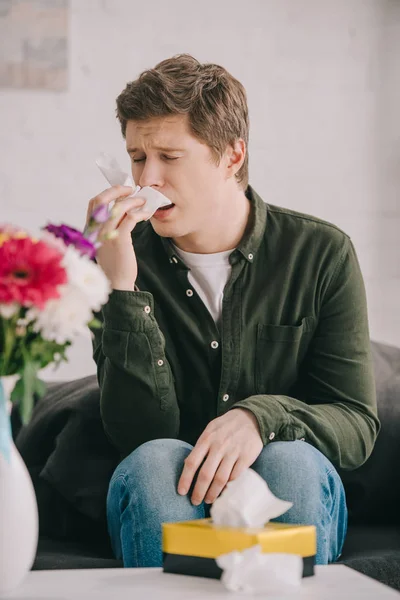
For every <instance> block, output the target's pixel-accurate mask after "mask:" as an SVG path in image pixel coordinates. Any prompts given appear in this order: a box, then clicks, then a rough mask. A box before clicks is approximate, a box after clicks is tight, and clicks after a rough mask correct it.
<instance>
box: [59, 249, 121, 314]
mask: <svg viewBox="0 0 400 600" xmlns="http://www.w3.org/2000/svg"><path fill="white" fill-rule="evenodd" d="M63 266H64V267H65V269H66V271H67V276H68V287H70V286H73V287H76V288H77V289H78V290H79V291H80V292H81V293H82V295H84V296H85V298H86V301H87V303H88V304H89V306H90V308H91V309H92V310H95V311H98V310H100V308H101V307H102V306H103V304H105V303H106V302H107V299H108V296H109V294H110V292H111V285H110V282H109V281H108V279H107V277H106V276H105V274H104V272H103V270H102V269H101V267H100V266H99V265H97V264H96V263H94V262H93V261H91V260H90V258H88V257H87V256H82V255H81V254H80V253H79V252H78V251H77V250H76V249H75V248H74V247H73V246H68V248H67V251H66V253H65V255H64V259H63Z"/></svg>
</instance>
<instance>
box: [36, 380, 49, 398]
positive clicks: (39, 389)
mask: <svg viewBox="0 0 400 600" xmlns="http://www.w3.org/2000/svg"><path fill="white" fill-rule="evenodd" d="M46 390H47V385H46V383H45V382H44V381H42V380H41V379H39V378H38V377H36V379H35V394H37V395H38V396H39V398H42V396H44V395H45V393H46Z"/></svg>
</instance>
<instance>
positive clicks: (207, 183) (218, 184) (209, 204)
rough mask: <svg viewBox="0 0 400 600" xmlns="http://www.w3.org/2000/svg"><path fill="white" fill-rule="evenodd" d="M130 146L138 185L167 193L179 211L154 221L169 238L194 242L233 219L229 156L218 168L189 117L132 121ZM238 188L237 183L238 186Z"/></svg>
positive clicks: (160, 215) (158, 230) (172, 210)
mask: <svg viewBox="0 0 400 600" xmlns="http://www.w3.org/2000/svg"><path fill="white" fill-rule="evenodd" d="M126 147H127V151H128V153H129V155H130V157H131V162H132V175H133V178H134V180H135V183H136V185H140V186H141V187H144V186H151V187H154V188H155V189H157V190H158V191H160V192H161V193H163V194H164V195H165V196H167V198H168V199H169V200H170V201H171V202H172V203H173V207H172V208H169V209H167V210H165V211H162V212H161V211H158V212H157V214H156V215H154V216H153V217H152V219H151V224H152V226H153V228H154V230H155V232H156V233H157V234H158V235H160V236H163V237H171V238H174V239H175V240H176V241H177V243H178V245H179V239H178V238H180V237H184V238H187V239H188V238H192V237H196V234H200V235H201V234H202V233H203V234H204V232H206V231H207V230H208V228H209V225H210V224H211V223H213V225H214V229H215V224H216V220H220V221H221V226H222V227H223V224H224V221H225V220H226V219H227V218H229V215H228V214H227V211H228V209H229V202H228V201H229V190H230V189H232V187H231V186H232V181H231V180H230V179H229V175H228V173H229V169H228V168H227V165H228V163H229V152H228V153H227V155H226V156H225V155H224V157H222V159H221V161H220V163H219V164H218V165H217V164H216V162H215V160H213V156H212V154H211V150H210V148H209V147H208V146H207V145H206V144H204V143H202V142H201V141H199V140H198V139H197V138H195V137H194V136H193V135H192V133H191V132H190V129H189V124H188V119H187V117H186V116H185V115H174V116H170V117H157V118H152V119H149V120H146V121H128V124H127V128H126ZM235 185H236V182H235Z"/></svg>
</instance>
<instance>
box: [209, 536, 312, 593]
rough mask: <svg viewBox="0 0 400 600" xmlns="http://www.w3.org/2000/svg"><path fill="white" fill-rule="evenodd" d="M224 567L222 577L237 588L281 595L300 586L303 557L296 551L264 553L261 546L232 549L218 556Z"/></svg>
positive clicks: (229, 584)
mask: <svg viewBox="0 0 400 600" xmlns="http://www.w3.org/2000/svg"><path fill="white" fill-rule="evenodd" d="M216 561H217V564H218V566H219V567H220V568H221V569H222V570H223V573H222V577H221V581H222V583H223V584H224V586H225V587H226V588H227V589H228V590H230V591H233V592H247V593H268V594H274V595H279V594H282V593H288V592H294V591H296V590H298V588H299V586H300V584H301V580H302V573H303V560H302V558H301V556H297V555H296V554H280V553H271V554H264V553H262V552H261V547H260V546H252V547H251V548H248V549H247V550H244V551H243V552H230V553H229V554H223V555H221V556H219V557H218V558H217V559H216Z"/></svg>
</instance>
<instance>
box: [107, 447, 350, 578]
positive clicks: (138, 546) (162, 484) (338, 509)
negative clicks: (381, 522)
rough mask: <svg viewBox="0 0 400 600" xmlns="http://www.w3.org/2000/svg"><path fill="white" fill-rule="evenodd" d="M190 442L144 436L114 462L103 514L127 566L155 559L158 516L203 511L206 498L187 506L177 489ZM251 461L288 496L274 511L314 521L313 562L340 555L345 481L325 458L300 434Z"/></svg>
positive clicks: (165, 518) (158, 556)
mask: <svg viewBox="0 0 400 600" xmlns="http://www.w3.org/2000/svg"><path fill="white" fill-rule="evenodd" d="M191 450H192V446H190V445H189V444H186V443H185V442H181V441H179V440H172V439H160V440H154V441H151V442H147V443H145V444H143V445H142V446H140V447H139V448H137V449H136V450H134V451H133V452H132V453H131V454H130V455H129V456H127V457H126V458H125V459H124V460H123V461H122V462H121V463H120V464H119V465H118V467H117V468H116V470H115V472H114V474H113V476H112V478H111V482H110V486H109V490H108V497H107V520H108V531H109V534H110V538H111V544H112V548H113V551H114V554H115V556H116V558H118V559H122V560H123V563H124V566H125V567H160V566H161V564H162V550H161V523H164V522H174V521H186V520H191V519H202V518H204V517H205V516H208V513H209V507H208V506H207V505H205V504H204V503H203V504H201V505H199V506H193V505H192V504H191V502H190V498H189V496H180V495H179V494H178V492H177V486H178V480H179V477H180V475H181V472H182V469H183V461H184V459H185V458H186V457H187V455H188V454H189V453H190V451H191ZM252 468H253V469H254V470H255V471H257V473H258V474H259V475H261V477H263V479H265V481H266V482H267V483H268V486H269V487H270V489H271V491H272V492H273V493H274V494H275V495H276V496H278V498H281V499H282V500H289V501H291V502H293V503H294V505H293V507H292V508H291V509H290V510H288V511H287V512H286V513H285V514H284V515H282V516H281V517H279V518H278V519H275V520H276V521H280V522H283V523H299V524H301V523H304V524H308V525H315V526H316V528H317V556H316V562H317V564H327V563H330V562H334V561H335V560H337V558H338V557H339V556H340V553H341V551H342V547H343V543H344V539H345V536H346V529H347V508H346V499H345V493H344V489H343V485H342V482H341V479H340V477H339V475H338V474H337V472H336V470H335V468H334V467H333V465H332V464H331V463H330V462H329V460H328V459H327V458H326V457H325V456H324V455H323V454H321V452H319V450H317V449H316V448H314V447H313V446H311V445H310V444H307V442H303V441H295V442H273V443H271V444H268V445H267V446H265V447H264V449H263V451H262V452H261V454H260V456H259V457H258V459H257V460H256V461H255V463H254V464H253V466H252Z"/></svg>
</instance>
